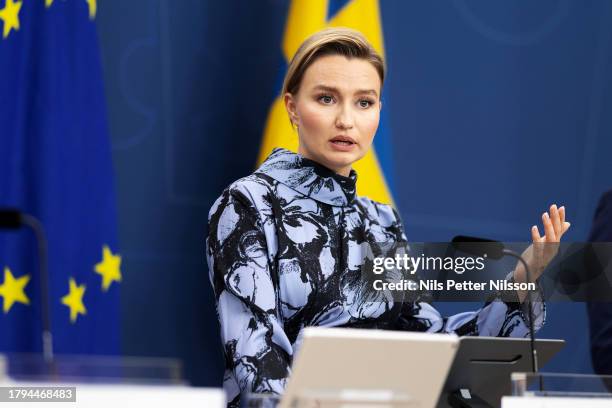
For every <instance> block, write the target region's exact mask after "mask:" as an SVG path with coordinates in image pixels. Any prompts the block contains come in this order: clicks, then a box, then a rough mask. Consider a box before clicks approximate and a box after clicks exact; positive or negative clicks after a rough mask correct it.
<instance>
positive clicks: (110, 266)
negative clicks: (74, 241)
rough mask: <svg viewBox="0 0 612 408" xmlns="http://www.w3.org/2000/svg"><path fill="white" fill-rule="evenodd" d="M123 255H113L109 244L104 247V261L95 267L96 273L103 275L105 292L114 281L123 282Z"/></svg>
mask: <svg viewBox="0 0 612 408" xmlns="http://www.w3.org/2000/svg"><path fill="white" fill-rule="evenodd" d="M120 266H121V255H119V254H116V255H113V253H112V252H111V250H110V248H109V247H108V245H104V246H103V247H102V261H100V262H98V263H97V264H96V266H95V268H94V270H95V271H96V273H98V274H100V275H102V290H104V291H105V292H106V291H107V290H108V288H109V287H110V285H111V283H113V282H121V269H120Z"/></svg>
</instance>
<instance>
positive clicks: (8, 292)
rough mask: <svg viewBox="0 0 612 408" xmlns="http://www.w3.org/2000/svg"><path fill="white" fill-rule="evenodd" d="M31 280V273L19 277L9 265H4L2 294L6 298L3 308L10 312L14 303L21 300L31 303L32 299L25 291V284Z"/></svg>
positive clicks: (0, 290) (0, 286) (0, 288)
mask: <svg viewBox="0 0 612 408" xmlns="http://www.w3.org/2000/svg"><path fill="white" fill-rule="evenodd" d="M29 281H30V275H24V276H21V277H19V278H17V279H15V277H14V276H13V274H12V273H11V270H10V269H9V268H8V267H6V266H5V267H4V283H3V284H2V285H0V296H1V297H2V298H3V299H4V302H3V303H4V304H3V306H2V310H3V311H4V313H5V314H6V313H8V312H9V310H11V307H12V306H13V303H15V302H19V303H23V304H24V305H29V304H30V299H28V297H27V296H26V294H25V292H24V290H23V289H24V288H25V286H26V285H27V284H28V282H29Z"/></svg>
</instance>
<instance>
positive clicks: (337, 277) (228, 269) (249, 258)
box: [207, 28, 569, 406]
mask: <svg viewBox="0 0 612 408" xmlns="http://www.w3.org/2000/svg"><path fill="white" fill-rule="evenodd" d="M384 75H385V67H384V63H383V61H382V59H381V57H380V56H379V55H378V54H377V53H376V52H375V51H374V50H373V48H372V47H371V45H370V44H368V42H367V41H366V40H365V39H364V38H363V36H362V35H361V34H359V33H358V32H356V31H353V30H349V29H341V28H335V29H328V30H323V31H321V32H318V33H316V34H314V35H313V36H311V37H310V38H308V39H307V40H306V41H305V42H304V43H303V44H302V45H301V46H300V48H299V49H298V51H297V53H296V54H295V56H294V57H293V60H292V61H291V63H290V65H289V68H288V71H287V75H286V77H285V81H284V85H283V95H284V101H285V106H286V109H287V112H288V114H289V119H290V120H291V123H292V124H293V126H294V127H295V128H296V129H297V133H298V138H299V149H298V153H297V154H296V153H293V152H290V151H289V150H286V149H281V148H277V149H274V150H273V152H272V154H270V156H269V157H268V158H267V159H266V160H265V162H264V163H263V164H262V165H261V167H259V168H258V169H257V170H256V171H255V172H254V173H253V174H251V175H249V176H247V177H244V178H242V179H240V180H237V181H236V182H234V183H232V184H231V185H230V186H229V187H228V188H227V189H226V190H225V191H224V192H223V194H222V195H221V196H220V197H219V198H218V199H217V201H216V202H215V203H214V204H213V206H212V208H211V209H210V213H209V237H208V239H207V259H208V266H209V271H210V279H211V282H212V285H213V288H214V291H215V297H216V302H217V312H218V317H219V321H220V324H221V337H222V341H223V344H224V347H225V357H226V372H225V378H224V386H225V389H226V391H227V392H228V397H229V401H230V406H237V405H238V404H239V400H240V394H241V393H242V392H265V393H281V392H282V391H283V389H284V387H285V384H286V381H287V377H288V376H289V374H290V366H291V361H292V358H293V356H294V354H295V352H296V350H297V348H298V347H299V344H300V338H301V333H302V329H303V328H304V327H306V326H328V327H332V326H336V327H337V326H342V327H362V328H363V327H368V328H384V329H396V330H419V331H428V332H454V333H457V334H460V335H488V336H491V335H492V336H496V335H497V336H515V337H524V336H525V335H526V334H527V325H526V323H525V317H524V315H525V314H524V313H523V307H522V304H521V303H519V302H513V303H510V302H508V303H505V302H503V301H499V302H489V303H487V304H485V305H484V306H483V307H482V308H481V309H480V310H478V311H474V312H466V313H461V314H459V315H455V316H451V317H448V318H443V317H442V316H440V314H439V313H438V312H437V311H436V310H435V309H434V308H433V307H432V306H431V305H430V304H428V303H426V302H420V301H417V302H393V301H392V300H385V299H382V300H381V299H378V301H375V302H372V301H364V296H366V297H367V296H370V295H371V293H369V294H368V292H367V290H366V291H364V288H363V286H364V285H363V284H362V282H361V280H360V267H361V264H362V262H363V253H362V252H363V251H362V250H361V248H362V247H361V244H363V243H368V242H370V243H374V242H389V241H393V242H405V241H406V237H405V235H404V231H403V226H402V222H401V220H400V218H399V216H398V213H397V212H396V211H395V210H394V209H393V208H392V207H390V206H388V205H384V204H381V203H378V202H374V201H372V200H370V199H368V198H366V197H358V196H356V195H355V182H356V179H357V174H356V172H355V171H354V170H353V169H352V167H351V166H352V164H353V163H354V162H355V161H357V160H359V159H360V158H362V157H363V156H364V155H365V154H366V152H367V151H368V149H370V147H371V145H372V140H373V138H374V134H375V133H376V129H377V127H378V122H379V115H380V109H381V107H382V105H381V101H380V99H381V96H380V92H381V89H382V85H383V80H384ZM543 221H544V230H545V236H544V237H540V236H539V232H538V228H537V227H535V226H534V227H533V228H532V238H533V241H534V242H558V241H559V239H560V237H561V235H562V234H563V233H564V232H565V231H566V230H567V228H569V223H566V222H565V209H564V208H563V207H561V208H559V209H557V207H556V206H552V207H551V209H550V215H549V214H548V213H545V214H544V215H543ZM530 254H531V253H529V254H527V255H530ZM534 254H535V251H534ZM541 255H543V256H544V258H545V261H546V262H543V263H542V262H541V264H539V265H536V261H535V256H530V259H531V260H530V263H532V268H531V269H532V270H534V271H535V272H534V274H535V275H536V276H535V277H534V278H537V276H539V274H540V273H541V271H542V270H543V267H544V266H545V264H546V263H547V261H548V260H549V259H550V258H552V256H553V255H554V253H552V254H551V253H546V254H541ZM511 279H513V280H515V281H517V282H525V281H526V280H525V277H524V271H523V270H522V268H521V267H517V268H516V269H515V271H514V273H513V276H512V278H511ZM523 296H524V294H520V297H521V300H522V297H523ZM370 300H371V299H370ZM534 308H535V309H536V310H534V316H535V319H534V323H535V326H536V328H539V327H540V326H541V325H542V322H543V320H544V306H543V303H542V302H537V303H536V304H534Z"/></svg>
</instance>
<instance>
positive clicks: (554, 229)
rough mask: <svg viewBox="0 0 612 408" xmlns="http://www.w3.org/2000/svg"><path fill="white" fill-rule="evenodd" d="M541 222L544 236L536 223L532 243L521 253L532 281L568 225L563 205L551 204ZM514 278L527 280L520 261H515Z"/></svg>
mask: <svg viewBox="0 0 612 408" xmlns="http://www.w3.org/2000/svg"><path fill="white" fill-rule="evenodd" d="M542 223H543V224H544V231H543V232H544V236H541V235H540V231H539V229H538V226H537V225H534V226H533V227H531V240H532V241H533V243H532V244H531V245H529V247H528V248H527V249H526V250H525V252H523V254H522V256H523V258H524V259H525V261H526V262H527V265H529V272H530V275H531V276H530V278H531V281H532V282H533V281H535V280H536V279H537V278H539V277H540V275H542V272H544V269H545V268H546V266H547V265H548V264H549V263H550V261H551V260H552V259H553V258H554V257H555V255H557V252H558V251H559V242H560V241H561V237H562V236H563V234H565V233H566V232H567V230H568V229H569V227H570V223H569V222H567V221H565V207H564V206H561V207H559V208H557V205H556V204H553V205H551V206H550V209H549V211H548V212H545V213H544V214H542ZM514 280H515V282H527V276H526V273H525V268H524V267H523V265H522V263H520V262H519V263H517V265H516V268H515V270H514ZM521 298H522V296H521Z"/></svg>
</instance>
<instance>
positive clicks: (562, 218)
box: [559, 205, 565, 225]
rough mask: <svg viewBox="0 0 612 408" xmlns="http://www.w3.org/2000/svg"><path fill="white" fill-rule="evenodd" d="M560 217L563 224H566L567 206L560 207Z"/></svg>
mask: <svg viewBox="0 0 612 408" xmlns="http://www.w3.org/2000/svg"><path fill="white" fill-rule="evenodd" d="M559 217H560V218H561V225H565V206H564V205H562V206H561V207H559Z"/></svg>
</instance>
